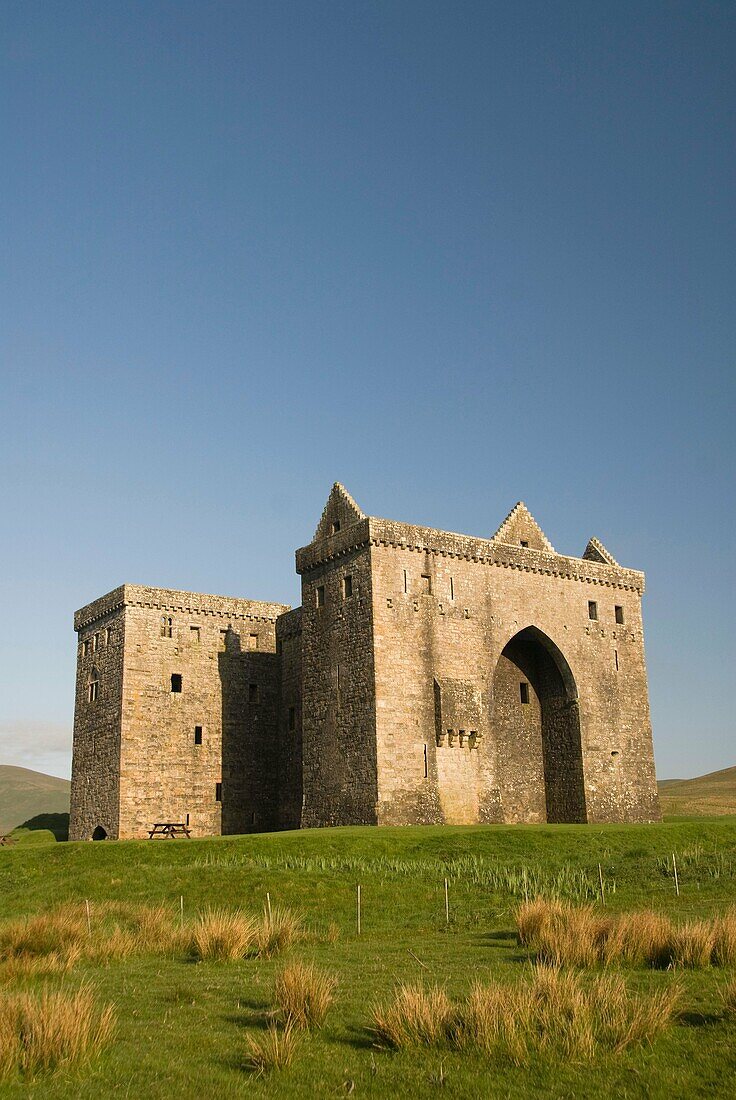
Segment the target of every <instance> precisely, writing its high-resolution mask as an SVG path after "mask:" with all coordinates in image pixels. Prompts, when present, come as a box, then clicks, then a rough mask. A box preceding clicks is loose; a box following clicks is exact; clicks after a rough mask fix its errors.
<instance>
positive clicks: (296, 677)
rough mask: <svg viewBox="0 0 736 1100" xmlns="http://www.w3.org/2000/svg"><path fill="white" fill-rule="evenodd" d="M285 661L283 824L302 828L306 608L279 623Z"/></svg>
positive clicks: (281, 710)
mask: <svg viewBox="0 0 736 1100" xmlns="http://www.w3.org/2000/svg"><path fill="white" fill-rule="evenodd" d="M276 649H277V652H278V653H279V656H280V662H281V689H280V690H281V696H280V706H279V759H278V768H279V783H278V788H279V792H278V800H279V824H280V827H281V828H282V829H298V828H299V826H300V824H301V820H302V794H303V786H302V609H301V608H300V607H297V608H294V610H293V611H287V612H286V613H285V614H283V615H280V616H279V618H278V619H277V620H276Z"/></svg>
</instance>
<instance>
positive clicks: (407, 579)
mask: <svg viewBox="0 0 736 1100" xmlns="http://www.w3.org/2000/svg"><path fill="white" fill-rule="evenodd" d="M404 591H405V592H408V591H409V578H408V577H407V575H406V569H405V570H404Z"/></svg>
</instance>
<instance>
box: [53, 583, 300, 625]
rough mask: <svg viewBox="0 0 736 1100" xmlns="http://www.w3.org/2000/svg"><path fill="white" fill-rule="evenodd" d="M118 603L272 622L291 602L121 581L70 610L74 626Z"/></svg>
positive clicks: (89, 621) (110, 610)
mask: <svg viewBox="0 0 736 1100" xmlns="http://www.w3.org/2000/svg"><path fill="white" fill-rule="evenodd" d="M121 607H153V608H156V610H157V611H159V610H160V611H174V612H176V611H179V612H186V613H187V614H189V615H222V616H226V617H228V618H232V619H244V620H248V621H258V620H260V621H266V622H275V621H276V619H278V617H279V615H283V614H284V612H286V611H290V610H291V604H285V603H269V602H266V601H264V600H247V599H241V598H239V597H237V596H215V595H209V594H207V593H203V592H182V591H179V590H178V589H175V588H152V587H150V586H149V585H143V584H121V585H120V586H119V587H118V588H114V589H113V590H112V591H111V592H108V593H107V594H106V595H104V596H100V597H99V599H96V600H93V601H92V603H88V604H86V605H85V606H84V607H82V608H80V609H79V611H76V612H75V613H74V629H75V630H76V631H79V630H83V629H84V628H85V627H87V626H90V625H91V624H92V623H94V622H97V621H98V620H99V619H102V618H104V617H105V616H106V615H110V614H112V613H113V612H114V611H119V610H120V608H121Z"/></svg>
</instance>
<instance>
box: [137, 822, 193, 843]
mask: <svg viewBox="0 0 736 1100" xmlns="http://www.w3.org/2000/svg"><path fill="white" fill-rule="evenodd" d="M191 835H192V834H191V832H190V830H189V826H188V825H186V824H185V823H184V822H183V821H157V822H156V824H155V825H154V826H153V828H152V829H149V831H148V839H149V840H153V838H154V837H155V836H167V837H169V839H170V840H174V839H175V838H176V837H178V836H186V837H191Z"/></svg>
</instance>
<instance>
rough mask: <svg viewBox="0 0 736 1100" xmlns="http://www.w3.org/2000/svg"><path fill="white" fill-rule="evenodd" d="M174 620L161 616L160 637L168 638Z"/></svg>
mask: <svg viewBox="0 0 736 1100" xmlns="http://www.w3.org/2000/svg"><path fill="white" fill-rule="evenodd" d="M173 625H174V620H173V619H170V618H168V616H166V615H162V616H161V637H162V638H170V637H171V632H172V627H173Z"/></svg>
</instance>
